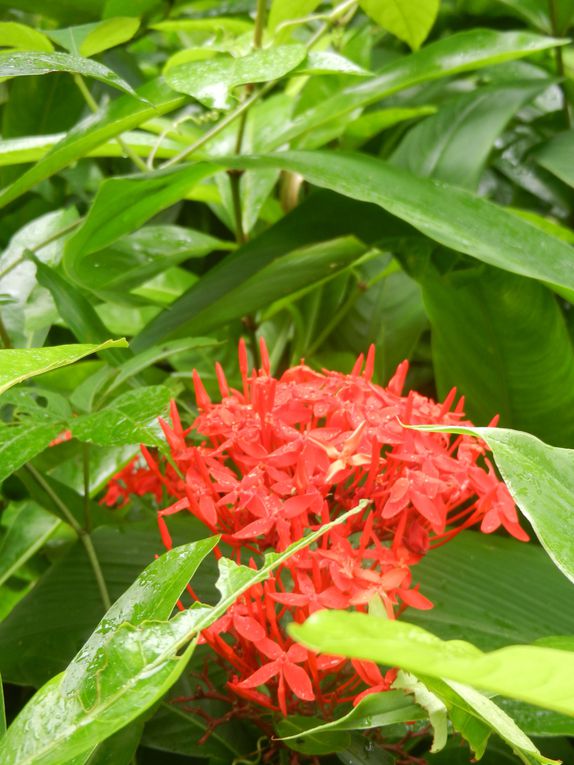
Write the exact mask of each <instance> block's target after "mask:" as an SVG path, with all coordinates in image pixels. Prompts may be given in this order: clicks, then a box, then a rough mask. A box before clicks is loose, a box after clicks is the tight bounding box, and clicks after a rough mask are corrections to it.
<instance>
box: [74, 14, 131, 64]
mask: <svg viewBox="0 0 574 765" xmlns="http://www.w3.org/2000/svg"><path fill="white" fill-rule="evenodd" d="M139 25H140V22H139V19H135V18H133V17H129V16H116V17H115V18H109V19H105V20H104V21H102V22H101V24H98V25H97V26H96V28H95V29H93V30H92V31H91V32H90V33H89V34H88V35H87V36H86V37H85V38H84V40H83V42H82V44H81V46H80V55H82V56H86V57H87V58H89V57H90V56H95V55H96V54H97V53H101V52H102V51H104V50H109V49H110V48H114V47H115V46H116V45H121V44H122V43H124V42H127V41H128V40H131V39H132V37H133V36H134V35H135V33H136V32H137V31H138V29H139Z"/></svg>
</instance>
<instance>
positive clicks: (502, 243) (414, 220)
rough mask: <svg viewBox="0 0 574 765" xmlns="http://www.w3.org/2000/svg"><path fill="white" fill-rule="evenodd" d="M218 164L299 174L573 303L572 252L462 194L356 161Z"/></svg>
mask: <svg viewBox="0 0 574 765" xmlns="http://www.w3.org/2000/svg"><path fill="white" fill-rule="evenodd" d="M225 162H226V164H227V165H232V166H237V167H280V168H282V169H285V170H291V171H294V172H299V173H301V174H302V175H303V176H304V177H305V178H306V179H307V180H308V181H310V182H311V183H314V184H316V185H318V186H321V187H324V188H328V189H331V190H333V191H336V192H337V193H339V194H345V195H347V196H350V197H353V198H354V199H359V200H362V201H364V202H372V203H374V204H377V205H379V206H380V207H382V208H383V209H385V210H387V211H388V212H390V213H392V214H393V215H396V216H397V217H399V218H401V219H402V220H404V221H406V222H407V223H410V224H411V225H412V226H414V227H415V228H416V229H418V230H419V231H421V232H422V233H423V234H425V235H426V236H428V237H430V238H431V239H434V240H435V241H437V242H439V243H440V244H443V245H445V246H447V247H450V248H452V249H454V250H457V251H459V252H464V253H466V254H467V255H471V256H472V257H474V258H477V259H478V260H481V261H483V262H485V263H489V264H491V265H495V266H498V267H499V268H502V269H505V270H506V271H511V272H513V273H517V274H521V275H523V276H528V277H530V278H534V279H539V280H541V281H544V282H546V283H547V284H548V285H549V286H551V287H553V288H555V289H557V290H559V291H560V293H561V294H564V295H569V296H570V297H573V299H574V276H573V269H572V265H573V263H574V252H573V251H572V248H571V247H569V246H568V245H567V244H565V243H564V242H563V241H561V240H559V239H556V238H555V237H552V236H550V235H548V234H546V233H545V232H543V231H541V230H539V229H537V228H535V227H534V226H531V225H530V224H529V223H526V222H525V221H523V220H521V219H519V218H517V217H516V216H514V215H512V214H511V213H509V212H507V211H506V210H505V209H504V208H502V207H499V206H497V205H495V204H493V203H492V202H488V201H487V200H485V199H482V198H480V197H477V196H474V195H473V194H470V193H469V192H467V191H465V190H464V189H458V188H456V187H453V186H449V185H447V184H445V183H441V182H439V181H433V180H429V179H426V178H417V177H416V176H414V175H411V174H410V173H407V172H406V171H405V170H402V169H400V168H397V167H392V166H391V165H389V164H388V163H386V162H382V161H380V160H376V159H374V158H373V157H369V156H366V155H361V154H345V153H340V152H337V153H335V152H326V151H314V152H303V151H301V152H283V153H281V154H274V155H272V156H269V157H255V158H251V159H249V158H246V159H241V158H240V159H237V160H233V159H226V160H225Z"/></svg>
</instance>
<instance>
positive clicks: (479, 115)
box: [391, 79, 549, 190]
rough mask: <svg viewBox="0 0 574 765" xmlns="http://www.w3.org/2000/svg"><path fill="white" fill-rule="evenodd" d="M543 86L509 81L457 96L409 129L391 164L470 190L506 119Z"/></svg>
mask: <svg viewBox="0 0 574 765" xmlns="http://www.w3.org/2000/svg"><path fill="white" fill-rule="evenodd" d="M548 85H549V81H548V80H546V79H541V80H534V81H532V82H525V83H520V82H513V83H512V84H508V83H506V84H504V85H493V86H491V87H485V88H479V89H477V90H475V91H473V92H472V93H464V94H463V95H460V96H457V97H456V98H454V99H452V100H451V101H448V102H447V103H446V104H445V105H444V106H443V107H442V108H441V109H440V110H439V111H438V112H437V113H436V114H434V115H433V116H432V117H429V118H428V119H426V120H424V121H423V122H420V123H419V124H418V125H416V126H415V127H414V128H412V130H410V131H409V132H408V134H407V135H406V137H405V138H404V139H403V141H401V144H400V146H399V148H398V149H397V151H395V152H394V154H393V156H392V159H391V161H392V163H393V164H395V165H397V166H398V167H403V168H405V169H406V170H410V172H411V173H414V174H415V175H422V176H425V177H428V176H432V177H433V178H437V179H439V180H441V181H446V182H447V183H452V184H454V185H455V186H463V187H464V188H467V189H471V190H475V189H476V187H477V185H478V182H479V180H480V176H481V174H482V172H483V170H484V167H485V165H486V162H487V160H488V157H489V154H490V152H491V151H492V148H493V146H494V142H495V141H496V139H497V138H498V136H499V135H500V134H501V133H502V131H503V130H504V128H505V126H506V124H507V123H508V121H509V120H510V119H511V118H512V116H513V115H514V114H515V112H516V111H517V110H518V109H520V107H521V106H523V105H524V104H525V103H527V102H528V101H529V100H530V99H532V98H533V97H534V96H535V95H536V94H537V93H539V92H540V91H541V90H543V89H545V88H547V87H548Z"/></svg>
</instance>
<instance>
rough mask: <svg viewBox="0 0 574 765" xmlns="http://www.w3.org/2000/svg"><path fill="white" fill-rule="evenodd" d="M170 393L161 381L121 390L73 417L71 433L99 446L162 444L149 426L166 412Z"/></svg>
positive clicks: (155, 431)
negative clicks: (93, 409) (108, 401)
mask: <svg viewBox="0 0 574 765" xmlns="http://www.w3.org/2000/svg"><path fill="white" fill-rule="evenodd" d="M170 395H171V394H170V391H169V389H168V388H166V387H164V386H161V385H155V386H150V387H148V388H145V387H141V388H138V389H137V390H133V391H128V392H127V393H123V394H122V395H121V396H118V397H117V398H116V399H114V400H113V401H112V403H111V404H109V405H108V406H106V407H105V408H104V409H101V410H100V411H98V412H94V413H93V414H86V415H83V416H81V417H76V418H74V421H73V423H72V435H73V436H74V437H75V438H77V439H79V440H80V441H88V442H89V443H93V444H99V445H100V446H121V445H123V444H139V443H143V444H150V445H153V446H158V445H160V444H163V438H162V437H161V436H160V435H159V433H158V432H157V429H155V430H154V429H153V428H151V427H150V426H151V425H152V423H154V422H155V421H156V419H157V417H159V416H160V415H165V414H166V413H167V407H168V405H169V400H170Z"/></svg>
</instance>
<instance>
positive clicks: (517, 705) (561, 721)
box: [496, 697, 574, 737]
mask: <svg viewBox="0 0 574 765" xmlns="http://www.w3.org/2000/svg"><path fill="white" fill-rule="evenodd" d="M496 703H497V705H498V706H499V707H500V708H501V709H503V710H504V711H505V712H506V714H507V715H509V716H510V717H512V719H513V720H514V721H515V722H516V724H517V725H519V726H520V728H522V730H523V731H524V732H525V733H526V734H527V735H528V736H540V737H554V736H574V718H572V717H567V716H566V715H561V714H558V712H551V711H550V710H542V709H540V707H534V706H532V705H531V704H525V703H524V702H522V701H514V700H513V699H504V698H501V697H497V698H496Z"/></svg>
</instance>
